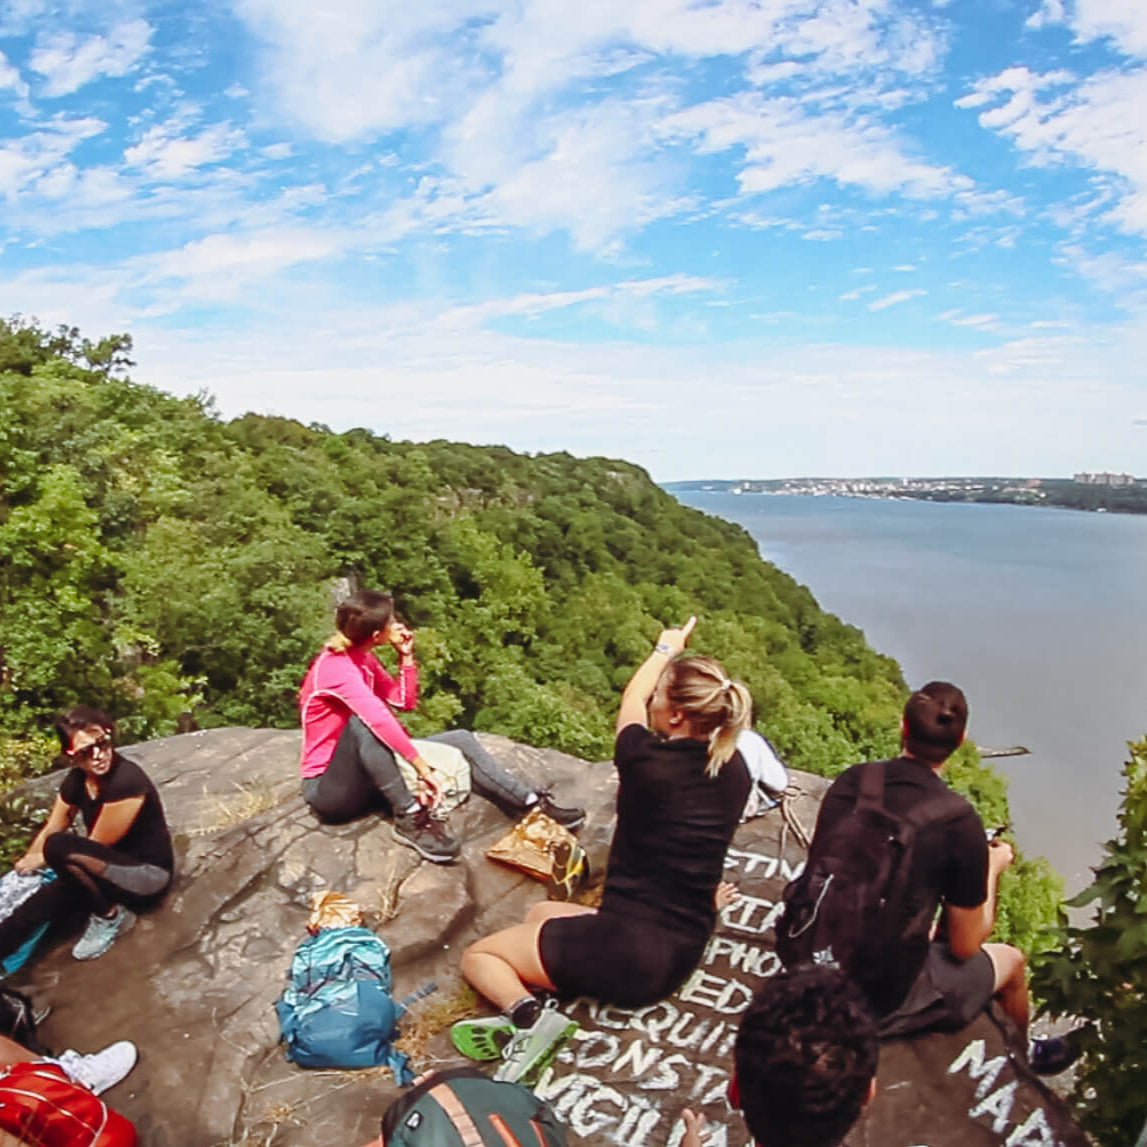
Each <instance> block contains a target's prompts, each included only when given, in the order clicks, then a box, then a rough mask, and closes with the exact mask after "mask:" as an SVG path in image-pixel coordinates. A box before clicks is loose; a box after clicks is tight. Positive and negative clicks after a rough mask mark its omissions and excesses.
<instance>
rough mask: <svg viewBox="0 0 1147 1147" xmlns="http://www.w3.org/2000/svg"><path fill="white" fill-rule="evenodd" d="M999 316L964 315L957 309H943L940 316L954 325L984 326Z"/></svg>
mask: <svg viewBox="0 0 1147 1147" xmlns="http://www.w3.org/2000/svg"><path fill="white" fill-rule="evenodd" d="M999 317H1000V316H999V315H996V314H979V315H964V314H961V313H960V312H959V311H945V312H944V313H943V314H942V315H941V316H940V318H941V319H943V320H944V321H945V322H949V323H951V324H952V325H953V326H954V327H986V326H990V325H991V324H992V323H994V322H995V321H996V320H997V319H998V318H999Z"/></svg>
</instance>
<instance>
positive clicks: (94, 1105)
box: [0, 1063, 137, 1147]
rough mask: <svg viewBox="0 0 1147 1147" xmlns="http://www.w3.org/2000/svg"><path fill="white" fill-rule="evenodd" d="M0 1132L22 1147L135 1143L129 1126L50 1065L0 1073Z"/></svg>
mask: <svg viewBox="0 0 1147 1147" xmlns="http://www.w3.org/2000/svg"><path fill="white" fill-rule="evenodd" d="M0 1130H3V1131H7V1132H9V1133H10V1134H12V1135H15V1136H16V1138H17V1139H18V1140H19V1141H20V1142H21V1143H26V1144H28V1147H136V1143H137V1140H136V1135H135V1128H134V1127H133V1126H132V1124H131V1123H130V1122H129V1121H128V1120H127V1119H125V1118H124V1117H123V1116H122V1115H120V1114H119V1113H118V1112H115V1111H113V1110H112V1109H111V1108H110V1107H108V1105H107V1104H106V1103H104V1101H103V1100H102V1099H100V1098H99V1096H97V1095H93V1094H92V1092H90V1091H89V1090H88V1089H87V1088H86V1087H81V1086H80V1085H79V1084H78V1083H73V1082H72V1080H71V1079H70V1078H69V1077H68V1074H67V1072H65V1071H64V1069H63V1068H62V1067H59V1066H58V1065H57V1064H54V1063H18V1064H16V1065H15V1066H14V1067H10V1068H9V1069H8V1070H7V1071H6V1072H4V1073H3V1074H0Z"/></svg>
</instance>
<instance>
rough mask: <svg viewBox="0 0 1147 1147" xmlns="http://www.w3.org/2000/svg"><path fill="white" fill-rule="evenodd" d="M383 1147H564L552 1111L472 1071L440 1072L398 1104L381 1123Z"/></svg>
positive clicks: (522, 1091)
mask: <svg viewBox="0 0 1147 1147" xmlns="http://www.w3.org/2000/svg"><path fill="white" fill-rule="evenodd" d="M382 1141H383V1143H385V1144H386V1147H415V1145H418V1147H505V1145H506V1144H507V1143H520V1144H528V1145H529V1147H565V1144H566V1133H565V1128H564V1127H563V1126H562V1124H561V1121H560V1120H559V1119H558V1117H557V1115H555V1114H554V1109H553V1108H552V1107H550V1105H549V1104H548V1103H546V1102H545V1100H542V1099H539V1098H538V1097H537V1096H536V1095H534V1093H533V1092H532V1091H530V1090H528V1089H527V1088H525V1087H523V1086H522V1085H521V1084H520V1083H498V1082H495V1081H494V1080H493V1079H491V1078H490V1077H489V1076H488V1075H484V1074H483V1073H482V1072H480V1071H479V1070H478V1069H477V1068H474V1067H455V1068H450V1069H448V1070H447V1071H438V1072H435V1073H434V1074H433V1075H431V1076H430V1077H429V1078H427V1079H424V1080H423V1081H422V1082H421V1083H419V1084H416V1085H415V1086H414V1087H413V1088H412V1089H411V1090H410V1091H408V1092H407V1093H406V1094H405V1095H402V1096H400V1097H399V1098H398V1099H396V1100H395V1101H394V1102H393V1103H392V1104H391V1105H390V1107H388V1108H387V1110H386V1114H385V1115H384V1116H383V1117H382Z"/></svg>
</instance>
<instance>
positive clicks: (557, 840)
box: [486, 808, 589, 900]
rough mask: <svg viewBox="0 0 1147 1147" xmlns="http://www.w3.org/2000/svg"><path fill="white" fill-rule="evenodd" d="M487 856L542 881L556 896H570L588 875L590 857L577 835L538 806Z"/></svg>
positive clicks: (493, 846)
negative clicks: (579, 842) (587, 855)
mask: <svg viewBox="0 0 1147 1147" xmlns="http://www.w3.org/2000/svg"><path fill="white" fill-rule="evenodd" d="M486 856H487V858H488V859H490V860H496V861H498V863H499V864H508V865H509V866H510V867H511V868H517V869H519V870H520V871H522V872H525V873H526V874H527V875H528V876H532V877H533V878H534V879H535V880H541V881H543V882H544V883H545V884H546V886H547V887H548V888H549V891H550V896H551V898H552V899H555V900H570V899H572V898H573V896H574V893H576V892H577V890H578V888H580V887H581V885H582V884H583V883H584V882H585V880H586V879H587V877H588V876H589V861H588V859H587V858H586V854H585V849H583V848H582V846H581V845H580V844H578V842H577V837H575V836H574V834H573V833H572V832H570V830H569V829H568V828H565V827H564V826H563V825H560V824H558V822H557V821H555V820H551V819H550V818H549V817H548V816H546V814H545V813H544V812H542V810H541V809H539V808H534V809H531V810H530V811H529V812H528V813H526V815H525V816H524V817H522V819H521V820H520V821H518V823H517V824H515V825H514V827H513V828H511V829H510V831H509V832H508V833H506V835H505V836H504V837H502V839H501V840H499V841H498V842H497V843H496V844H494V845H492V846H491V847H490V848H488V849H487V850H486Z"/></svg>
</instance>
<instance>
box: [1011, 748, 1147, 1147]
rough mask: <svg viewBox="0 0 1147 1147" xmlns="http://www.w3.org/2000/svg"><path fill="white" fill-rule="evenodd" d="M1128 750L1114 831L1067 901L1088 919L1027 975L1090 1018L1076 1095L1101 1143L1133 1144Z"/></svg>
mask: <svg viewBox="0 0 1147 1147" xmlns="http://www.w3.org/2000/svg"><path fill="white" fill-rule="evenodd" d="M1129 748H1130V751H1131V752H1130V757H1129V758H1128V761H1127V763H1126V765H1125V766H1124V769H1123V775H1124V777H1125V778H1126V781H1127V787H1126V788H1125V789H1124V791H1123V801H1122V804H1121V806H1120V810H1119V829H1120V832H1119V835H1118V836H1117V837H1116V838H1115V839H1114V840H1109V841H1108V842H1107V843H1106V845H1104V851H1103V859H1102V860H1101V861H1100V864H1099V866H1098V867H1097V868H1096V869H1095V880H1094V882H1093V883H1092V884H1091V886H1090V887H1089V888H1086V889H1085V890H1084V891H1083V892H1081V893H1080V894H1079V895H1078V896H1076V897H1075V898H1074V899H1073V900H1070V901H1069V902H1068V903H1069V905H1070V906H1071V907H1075V908H1083V907H1086V906H1088V905H1094V907H1093V909H1092V913H1093V914H1092V922H1091V924H1090V925H1088V926H1087V927H1085V928H1073V927H1069V926H1067V924H1066V922H1064V923H1062V924H1061V928H1060V933H1059V936H1058V943H1057V944H1056V946H1055V948H1054V949H1053V950H1052V951H1050V952H1048V953H1047V954H1046V955H1045V956H1043V957H1041V958H1040V959H1039V960H1038V961H1037V963H1036V968H1035V972H1034V975H1033V979H1032V983H1033V987H1034V988H1035V989H1036V991H1037V992H1038V993H1039V994H1040V995H1041V996H1042V997H1043V998H1044V1000H1045V1001H1046V1005H1045V1009H1044V1010H1046V1011H1048V1012H1050V1013H1051V1014H1053V1015H1067V1016H1076V1017H1080V1018H1082V1019H1087V1020H1090V1021H1091V1026H1090V1027H1089V1028H1088V1029H1087V1030H1086V1031H1085V1032H1084V1034H1083V1040H1084V1049H1085V1052H1084V1058H1083V1060H1082V1066H1081V1068H1080V1070H1079V1072H1078V1075H1077V1082H1076V1087H1075V1092H1074V1095H1073V1098H1074V1100H1075V1103H1076V1106H1077V1109H1078V1112H1079V1115H1080V1120H1081V1122H1082V1123H1083V1125H1084V1126H1085V1127H1086V1128H1087V1129H1088V1130H1089V1131H1090V1132H1091V1133H1092V1134H1093V1135H1095V1137H1096V1138H1097V1139H1098V1140H1099V1142H1100V1143H1102V1144H1103V1145H1104V1147H1132V1145H1133V1144H1135V1143H1136V1140H1137V1137H1138V1135H1139V1134H1140V1131H1141V1130H1142V1129H1143V1126H1144V1121H1145V1120H1147V1086H1145V1085H1147V740H1142V741H1138V742H1135V743H1133V744H1131V745H1130V746H1129Z"/></svg>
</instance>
